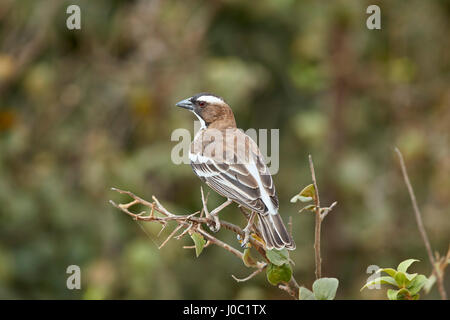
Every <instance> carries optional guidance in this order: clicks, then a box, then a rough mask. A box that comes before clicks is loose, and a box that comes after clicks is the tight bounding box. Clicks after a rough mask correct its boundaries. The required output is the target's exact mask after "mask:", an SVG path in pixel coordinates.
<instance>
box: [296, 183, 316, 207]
mask: <svg viewBox="0 0 450 320" xmlns="http://www.w3.org/2000/svg"><path fill="white" fill-rule="evenodd" d="M315 197H316V193H315V188H314V185H313V184H310V185H307V186H306V187H304V188H303V190H302V191H300V192H299V194H297V195H295V196H293V197H292V198H291V202H292V203H294V202H297V201H298V200H300V201H301V202H309V201H312V200H314V199H315Z"/></svg>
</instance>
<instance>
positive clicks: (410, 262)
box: [397, 259, 420, 272]
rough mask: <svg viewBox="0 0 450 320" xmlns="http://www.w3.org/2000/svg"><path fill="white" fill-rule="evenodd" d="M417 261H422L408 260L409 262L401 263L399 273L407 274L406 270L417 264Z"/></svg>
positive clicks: (398, 268)
mask: <svg viewBox="0 0 450 320" xmlns="http://www.w3.org/2000/svg"><path fill="white" fill-rule="evenodd" d="M416 261H420V260H417V259H408V260H405V261H403V262H401V263H400V264H399V265H398V267H397V271H399V272H406V270H408V268H409V266H410V265H411V264H413V263H414V262H416Z"/></svg>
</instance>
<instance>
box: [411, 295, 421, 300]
mask: <svg viewBox="0 0 450 320" xmlns="http://www.w3.org/2000/svg"><path fill="white" fill-rule="evenodd" d="M411 298H412V299H413V300H419V298H420V294H415V295H413V296H412V297H411Z"/></svg>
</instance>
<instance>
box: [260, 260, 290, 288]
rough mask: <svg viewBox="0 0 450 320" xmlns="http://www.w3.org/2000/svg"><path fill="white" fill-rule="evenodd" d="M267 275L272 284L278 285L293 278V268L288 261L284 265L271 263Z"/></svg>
mask: <svg viewBox="0 0 450 320" xmlns="http://www.w3.org/2000/svg"><path fill="white" fill-rule="evenodd" d="M266 275H267V280H268V281H269V282H270V284H271V285H274V286H276V285H277V284H279V283H280V282H289V280H291V276H292V269H291V266H290V265H289V264H287V263H286V264H283V265H282V266H277V265H274V264H272V263H269V265H268V266H267V268H266Z"/></svg>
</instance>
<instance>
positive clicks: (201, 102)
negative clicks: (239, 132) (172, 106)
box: [176, 93, 236, 129]
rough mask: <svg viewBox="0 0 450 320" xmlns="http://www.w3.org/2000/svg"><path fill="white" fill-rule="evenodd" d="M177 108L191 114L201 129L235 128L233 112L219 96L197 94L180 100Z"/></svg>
mask: <svg viewBox="0 0 450 320" xmlns="http://www.w3.org/2000/svg"><path fill="white" fill-rule="evenodd" d="M176 106H177V107H181V108H184V109H188V110H189V111H191V112H193V113H194V114H195V115H196V116H197V117H198V119H199V120H200V122H201V123H202V127H203V128H216V129H226V128H235V127H236V122H235V120H234V115H233V111H231V108H230V106H229V105H228V104H227V103H226V102H225V101H224V100H223V99H222V98H221V97H219V96H216V95H214V94H211V93H199V94H196V95H195V96H192V97H190V98H187V99H184V100H181V101H180V102H178V103H177V104H176Z"/></svg>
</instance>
